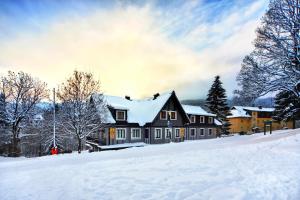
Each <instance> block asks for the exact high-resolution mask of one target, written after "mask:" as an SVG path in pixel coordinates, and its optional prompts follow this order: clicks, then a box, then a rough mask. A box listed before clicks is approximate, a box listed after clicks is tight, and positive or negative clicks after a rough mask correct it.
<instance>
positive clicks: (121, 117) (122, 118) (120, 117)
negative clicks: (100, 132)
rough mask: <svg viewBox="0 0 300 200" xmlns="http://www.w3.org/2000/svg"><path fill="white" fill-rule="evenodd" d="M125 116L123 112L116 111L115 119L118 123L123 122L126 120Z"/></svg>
mask: <svg viewBox="0 0 300 200" xmlns="http://www.w3.org/2000/svg"><path fill="white" fill-rule="evenodd" d="M125 116H126V113H125V111H123V110H117V111H116V119H117V120H118V121H125V120H126V118H125Z"/></svg>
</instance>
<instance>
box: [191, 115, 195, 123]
mask: <svg viewBox="0 0 300 200" xmlns="http://www.w3.org/2000/svg"><path fill="white" fill-rule="evenodd" d="M190 120H191V123H196V116H195V115H191V117H190Z"/></svg>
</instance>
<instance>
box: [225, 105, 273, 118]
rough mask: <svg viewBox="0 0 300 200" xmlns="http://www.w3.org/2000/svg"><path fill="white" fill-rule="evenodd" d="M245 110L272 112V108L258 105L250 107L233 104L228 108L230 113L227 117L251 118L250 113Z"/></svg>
mask: <svg viewBox="0 0 300 200" xmlns="http://www.w3.org/2000/svg"><path fill="white" fill-rule="evenodd" d="M247 111H252V112H273V111H274V108H260V107H250V106H233V107H232V108H231V110H230V112H231V115H230V116H228V117H227V118H236V117H243V118H251V115H249V114H248V112H247Z"/></svg>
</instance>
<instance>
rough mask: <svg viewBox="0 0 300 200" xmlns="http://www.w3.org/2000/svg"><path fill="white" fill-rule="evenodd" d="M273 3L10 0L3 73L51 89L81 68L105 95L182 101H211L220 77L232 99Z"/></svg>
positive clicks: (2, 40)
mask: <svg viewBox="0 0 300 200" xmlns="http://www.w3.org/2000/svg"><path fill="white" fill-rule="evenodd" d="M267 3H268V2H266V1H264V0H254V1H250V0H246V1H243V2H241V1H238V0H234V1H231V0H214V1H207V0H199V1H182V0H181V1H180V0H178V1H172V2H171V1H167V2H166V1H158V0H157V1H155V0H153V1H147V2H141V1H122V2H121V1H92V0H89V1H67V2H63V1H58V0H54V1H48V0H46V1H40V2H36V1H33V0H27V1H25V0H20V1H5V0H4V1H1V3H0V27H1V30H2V32H1V33H0V44H1V45H0V73H1V74H3V73H6V71H8V70H12V71H24V72H26V73H30V74H32V75H33V76H34V77H38V78H39V79H41V80H42V81H45V82H46V83H47V84H48V86H49V88H52V87H57V86H58V84H61V83H62V82H64V81H65V80H66V79H67V78H68V77H69V76H70V75H71V74H72V72H73V70H75V69H77V70H80V71H87V72H91V73H93V74H94V76H95V78H96V79H99V80H100V82H101V89H102V92H103V93H108V94H111V95H115V96H125V95H129V96H132V97H135V98H144V97H147V96H149V94H154V93H157V92H159V91H169V90H175V91H176V93H177V95H178V97H179V99H181V100H183V99H197V98H198V99H199V98H205V97H206V94H207V92H208V89H209V87H210V86H211V84H212V82H213V80H214V77H215V76H216V75H220V76H221V81H222V82H223V85H224V88H225V89H226V93H227V96H228V97H229V98H231V97H232V92H233V90H234V89H237V83H236V81H235V76H236V75H237V73H238V72H239V70H240V68H241V62H242V59H243V57H244V55H246V54H248V53H249V52H251V50H252V49H253V45H252V42H253V40H254V38H255V30H256V28H257V26H258V25H259V24H260V18H261V17H262V16H263V14H264V12H265V10H266V8H267ZM16 49H17V51H16Z"/></svg>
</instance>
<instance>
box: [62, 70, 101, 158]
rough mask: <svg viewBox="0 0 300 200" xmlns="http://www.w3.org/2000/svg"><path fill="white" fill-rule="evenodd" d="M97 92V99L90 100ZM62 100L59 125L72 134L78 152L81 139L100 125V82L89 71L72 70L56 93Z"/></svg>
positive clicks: (80, 146) (98, 128)
mask: <svg viewBox="0 0 300 200" xmlns="http://www.w3.org/2000/svg"><path fill="white" fill-rule="evenodd" d="M95 93H99V95H98V97H100V98H97V99H94V100H93V101H91V97H92V95H93V94H95ZM57 95H58V98H59V99H60V100H61V102H62V109H63V112H62V113H63V116H62V120H61V123H60V124H61V126H62V127H63V129H64V131H66V132H67V133H70V134H74V135H75V136H76V138H77V141H78V153H80V152H81V150H82V140H84V139H86V137H87V136H89V135H90V134H93V133H95V132H99V130H100V128H101V127H102V120H103V118H102V116H101V115H100V114H99V112H98V111H99V110H98V108H99V105H103V104H104V103H103V99H102V98H101V96H102V95H101V94H100V83H99V81H96V80H94V78H93V75H92V74H91V73H85V72H79V71H74V73H73V76H71V77H70V78H69V79H68V80H67V81H66V82H65V83H63V84H62V85H61V86H60V90H59V91H58V93H57Z"/></svg>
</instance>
